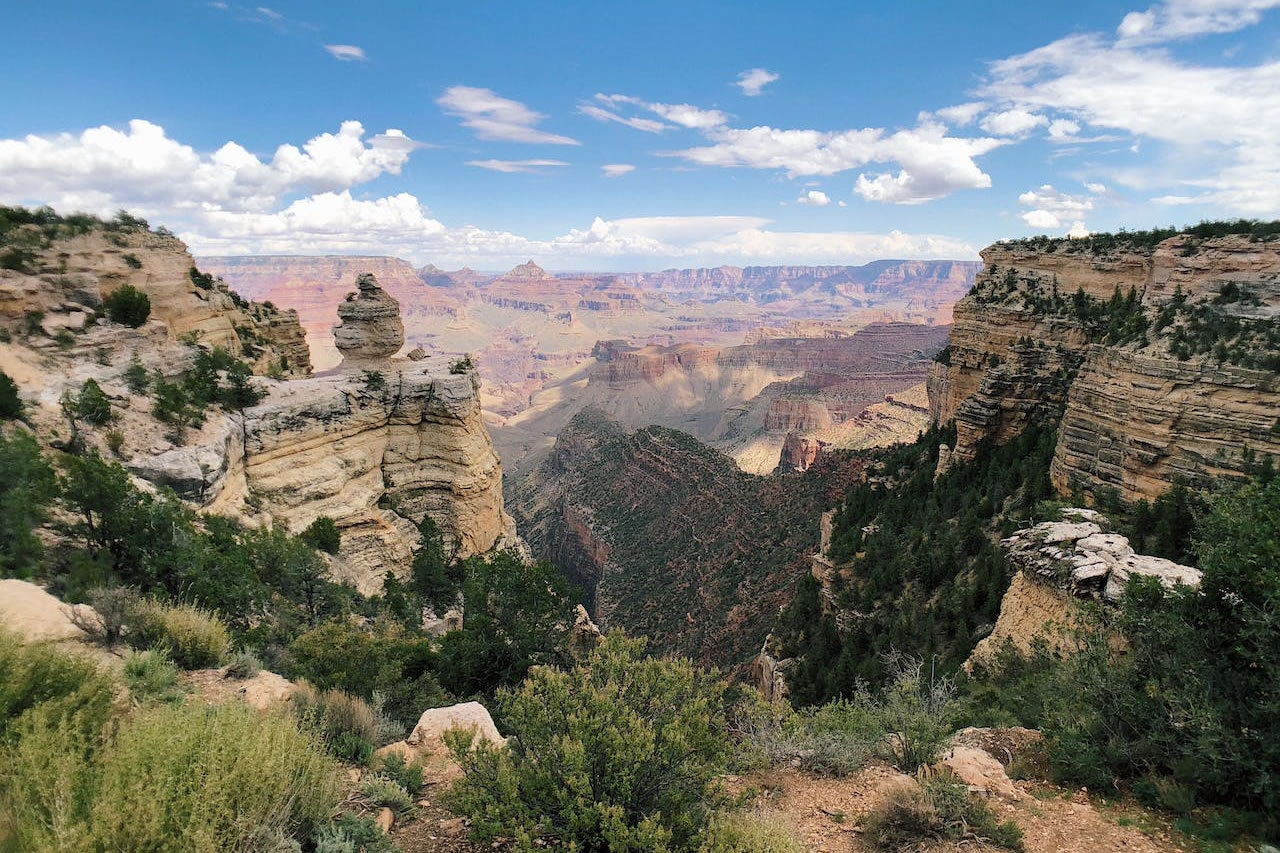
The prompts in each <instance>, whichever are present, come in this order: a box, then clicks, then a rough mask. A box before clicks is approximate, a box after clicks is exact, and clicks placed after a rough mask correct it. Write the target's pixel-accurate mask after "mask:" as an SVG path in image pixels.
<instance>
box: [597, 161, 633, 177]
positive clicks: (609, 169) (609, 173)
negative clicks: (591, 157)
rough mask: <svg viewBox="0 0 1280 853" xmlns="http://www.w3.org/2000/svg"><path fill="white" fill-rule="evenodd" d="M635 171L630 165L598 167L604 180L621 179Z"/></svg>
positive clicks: (618, 164) (611, 164)
mask: <svg viewBox="0 0 1280 853" xmlns="http://www.w3.org/2000/svg"><path fill="white" fill-rule="evenodd" d="M635 170H636V167H635V166H633V165H631V164H630V163H606V164H605V165H603V166H601V167H600V171H601V172H603V173H604V176H605V177H606V178H621V177H622V176H623V175H629V174H631V173H632V172H634V171H635Z"/></svg>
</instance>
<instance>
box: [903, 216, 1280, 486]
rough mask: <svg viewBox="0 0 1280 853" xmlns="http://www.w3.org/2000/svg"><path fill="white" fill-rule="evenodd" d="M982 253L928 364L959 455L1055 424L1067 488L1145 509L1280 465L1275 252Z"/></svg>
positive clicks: (1254, 246)
mask: <svg viewBox="0 0 1280 853" xmlns="http://www.w3.org/2000/svg"><path fill="white" fill-rule="evenodd" d="M982 256H983V260H984V262H985V264H986V267H985V268H984V270H983V272H982V273H981V274H980V275H979V276H978V278H977V282H976V284H975V285H974V288H973V290H972V291H971V292H970V293H969V294H968V295H967V296H966V297H965V298H964V299H962V300H960V301H959V302H957V303H956V306H955V309H954V319H955V322H954V326H953V329H952V333H951V337H950V340H949V345H948V347H947V349H946V350H945V351H944V353H943V354H942V355H941V356H940V359H941V361H940V362H937V363H935V364H933V365H932V366H931V367H930V369H929V376H928V383H927V384H928V390H929V408H930V415H931V417H932V419H933V420H934V422H936V423H943V422H946V421H948V420H952V419H954V420H955V423H956V430H957V440H956V446H955V447H954V448H953V452H952V454H951V456H952V457H953V458H956V459H960V460H963V459H970V458H973V456H974V454H975V453H976V451H977V448H978V447H979V445H980V444H981V443H982V442H983V441H986V440H993V441H995V442H998V443H1002V442H1004V441H1007V440H1008V439H1009V438H1011V437H1012V436H1014V435H1016V434H1018V432H1020V431H1021V429H1022V428H1023V427H1024V426H1026V425H1027V424H1030V423H1036V422H1041V423H1048V422H1060V426H1059V433H1058V445H1057V452H1056V454H1055V457H1054V460H1053V464H1052V468H1051V476H1052V479H1053V482H1054V485H1055V486H1056V487H1057V488H1058V490H1059V491H1061V492H1063V493H1066V492H1069V491H1072V490H1073V489H1074V488H1076V487H1080V488H1083V489H1084V490H1085V491H1086V492H1089V493H1098V492H1099V490H1101V489H1107V490H1111V489H1114V490H1116V491H1118V492H1119V494H1120V495H1121V496H1122V497H1124V498H1126V499H1128V500H1136V499H1139V498H1148V499H1150V498H1154V497H1156V496H1158V495H1159V494H1161V493H1162V492H1164V491H1165V490H1166V489H1168V488H1169V487H1170V485H1171V484H1172V483H1173V482H1175V481H1186V482H1190V483H1195V484H1205V483H1208V482H1210V481H1211V480H1213V479H1215V478H1218V477H1221V476H1224V475H1225V476H1229V475H1238V474H1240V473H1242V472H1247V471H1248V470H1249V468H1250V466H1251V465H1252V464H1253V460H1255V459H1259V458H1265V456H1267V455H1270V456H1280V430H1278V429H1277V423H1278V421H1277V418H1278V415H1277V412H1278V411H1280V377H1278V376H1277V368H1276V365H1277V364H1280V360H1278V356H1280V243H1276V242H1264V241H1260V240H1253V239H1250V238H1249V237H1247V236H1235V237H1215V238H1209V239H1195V238H1192V237H1190V236H1188V235H1179V236H1175V237H1172V238H1170V239H1167V240H1165V241H1163V242H1161V243H1159V244H1158V245H1155V246H1152V247H1141V246H1135V245H1130V246H1127V247H1126V246H1125V245H1124V244H1123V243H1121V244H1120V245H1119V246H1118V247H1117V246H1112V247H1108V248H1107V249H1104V250H1098V249H1096V248H1090V247H1089V246H1088V245H1087V244H1085V243H1083V242H1082V243H1080V244H1073V243H1071V242H1062V241H1058V242H1050V243H1047V244H1040V243H1032V242H1030V241H1023V242H1021V243H998V244H996V245H994V246H991V247H989V248H987V249H986V250H984V251H983V253H982ZM1244 448H1247V450H1245V449H1244Z"/></svg>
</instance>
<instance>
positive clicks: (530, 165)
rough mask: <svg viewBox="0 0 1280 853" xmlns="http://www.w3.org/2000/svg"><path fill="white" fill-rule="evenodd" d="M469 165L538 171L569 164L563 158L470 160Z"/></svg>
mask: <svg viewBox="0 0 1280 853" xmlns="http://www.w3.org/2000/svg"><path fill="white" fill-rule="evenodd" d="M467 165H468V166H476V167H478V168H481V169H488V170H489V171H491V172H538V171H541V170H542V169H543V167H547V166H568V165H569V164H568V163H566V162H565V161H563V160H468V161H467Z"/></svg>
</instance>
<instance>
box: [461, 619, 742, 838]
mask: <svg viewBox="0 0 1280 853" xmlns="http://www.w3.org/2000/svg"><path fill="white" fill-rule="evenodd" d="M724 692H725V688H724V685H723V683H722V682H720V680H719V678H718V676H717V674H716V673H714V672H705V671H702V670H699V669H697V668H696V667H694V666H693V664H691V663H690V662H689V661H687V660H658V659H652V658H646V657H644V641H643V640H632V639H628V638H627V637H625V636H623V635H622V634H620V633H616V632H615V633H614V634H611V635H610V636H609V637H607V638H606V639H605V641H604V642H603V643H602V644H601V645H600V646H598V647H597V648H596V649H595V650H594V651H593V652H592V653H591V655H590V657H589V658H588V660H587V662H586V663H585V664H584V665H581V666H578V667H575V668H574V669H573V670H572V671H569V672H564V671H561V670H556V669H552V668H550V667H538V668H535V669H533V670H531V671H530V673H529V676H528V678H526V679H525V681H524V683H523V684H522V685H521V686H520V687H519V688H518V689H515V690H503V691H501V692H500V693H499V698H498V702H499V706H500V708H501V715H502V719H503V721H504V726H505V727H507V728H508V729H509V730H510V732H511V738H510V740H509V741H508V746H507V747H506V748H503V749H498V748H495V747H494V746H493V745H492V744H489V743H487V742H481V743H473V742H472V741H473V733H472V732H470V731H461V730H457V729H454V730H452V731H450V732H447V733H446V734H445V742H446V743H447V744H448V745H449V747H450V749H451V751H452V752H453V755H454V758H455V759H456V760H457V761H458V763H459V765H460V766H461V767H462V768H463V769H464V771H465V776H464V777H463V779H461V780H459V782H458V783H457V784H456V786H455V788H454V790H453V802H454V806H455V807H456V809H457V810H458V811H460V812H461V813H463V814H466V815H468V816H470V818H471V819H472V821H473V828H474V831H475V833H476V834H477V836H479V837H480V838H481V839H488V838H492V837H493V836H495V835H499V834H501V835H506V836H513V837H515V838H516V839H517V841H518V843H519V845H520V846H521V848H522V849H526V850H527V849H532V846H533V842H534V839H536V838H541V837H544V836H555V837H557V838H559V839H560V840H561V842H563V843H567V844H571V845H572V844H576V845H579V846H580V847H581V848H582V849H587V850H606V849H607V850H615V851H623V850H637V851H639V850H650V849H667V848H670V849H672V850H692V849H696V845H697V835H698V833H699V831H700V830H701V828H702V827H703V826H705V825H706V821H707V818H708V813H709V807H710V806H711V805H712V804H714V802H715V800H716V796H717V786H716V780H717V777H718V775H719V774H720V772H721V771H722V770H723V768H724V766H725V764H726V760H727V758H728V755H729V751H730V750H729V742H728V738H727V734H726V727H725V721H724V714H723V708H724Z"/></svg>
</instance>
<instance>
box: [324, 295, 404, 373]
mask: <svg viewBox="0 0 1280 853" xmlns="http://www.w3.org/2000/svg"><path fill="white" fill-rule="evenodd" d="M338 319H339V320H340V321H341V325H339V326H338V328H336V329H334V330H333V343H334V346H336V347H337V348H338V352H340V353H342V366H343V367H344V368H347V367H364V366H368V365H370V364H374V363H377V362H380V361H383V360H385V359H387V358H389V357H391V356H393V355H395V354H396V353H397V352H399V351H400V348H401V347H402V346H404V323H402V322H401V320H400V303H399V302H397V301H396V300H395V299H393V298H392V297H391V295H390V294H389V293H387V292H386V291H385V290H383V289H382V288H381V287H379V286H378V280H377V279H376V278H374V276H373V274H372V273H363V274H361V275H360V276H358V277H357V278H356V290H355V292H354V293H352V294H348V296H347V299H346V301H344V302H343V303H342V304H341V305H339V306H338Z"/></svg>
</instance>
